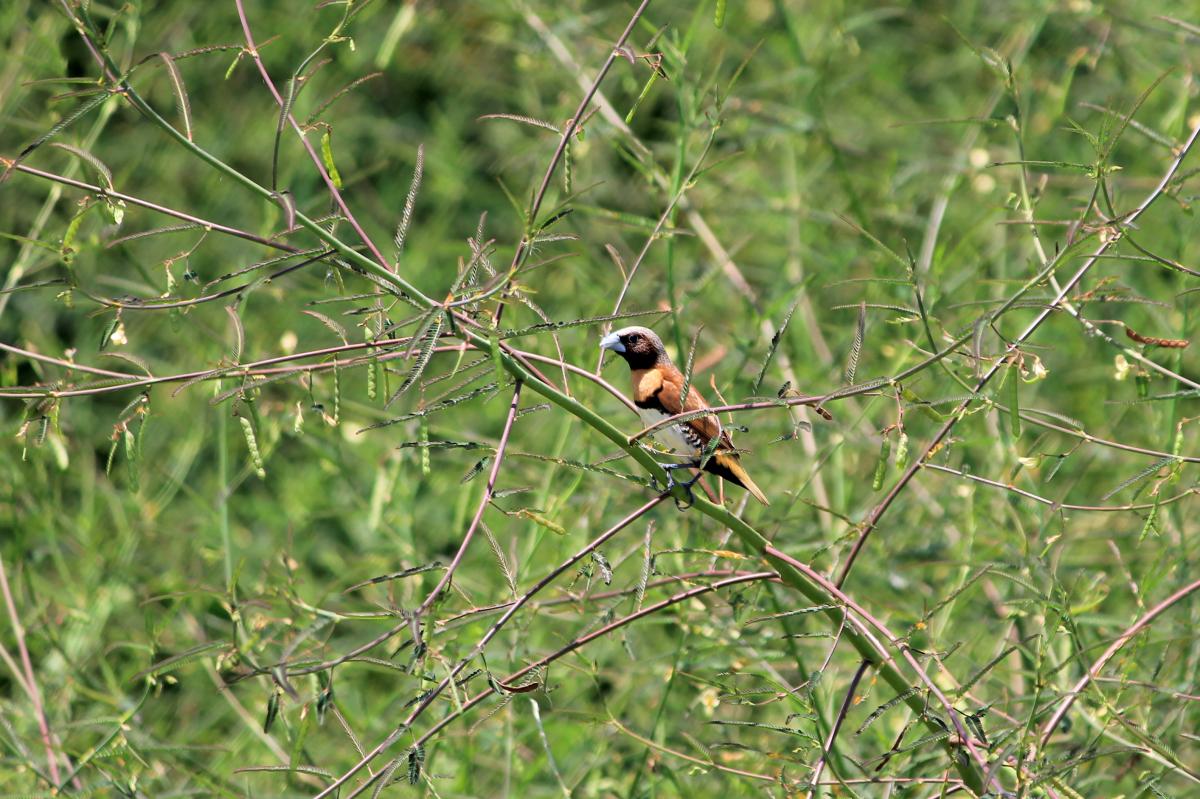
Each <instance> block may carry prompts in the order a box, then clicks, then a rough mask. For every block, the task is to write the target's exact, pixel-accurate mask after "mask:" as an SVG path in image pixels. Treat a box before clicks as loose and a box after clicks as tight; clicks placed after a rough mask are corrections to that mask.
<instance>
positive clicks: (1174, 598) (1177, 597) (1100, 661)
mask: <svg viewBox="0 0 1200 799" xmlns="http://www.w3.org/2000/svg"><path fill="white" fill-rule="evenodd" d="M1194 135H1195V134H1193V137H1194ZM1198 589H1200V580H1196V581H1194V582H1191V583H1189V584H1187V585H1185V586H1184V587H1183V588H1180V589H1179V590H1178V591H1176V592H1175V593H1173V594H1171V595H1170V596H1169V597H1167V598H1166V599H1164V600H1163V601H1162V602H1159V603H1158V604H1157V605H1155V606H1154V607H1152V608H1151V609H1150V610H1148V611H1147V612H1146V614H1145V615H1144V616H1142V617H1141V618H1140V619H1138V620H1137V621H1136V622H1134V623H1133V624H1131V625H1130V626H1129V627H1128V628H1126V630H1125V632H1123V633H1121V634H1120V635H1119V636H1117V640H1115V641H1113V642H1112V644H1111V645H1110V646H1109V647H1108V649H1106V650H1104V654H1102V655H1100V657H1098V658H1096V662H1095V663H1093V664H1092V666H1091V668H1089V669H1088V670H1087V673H1086V674H1084V675H1083V676H1082V677H1080V678H1079V681H1078V682H1077V683H1075V685H1074V687H1072V688H1071V690H1070V691H1069V692H1068V693H1067V695H1066V696H1065V697H1063V700H1062V702H1060V703H1059V705H1058V708H1057V709H1055V711H1054V714H1053V715H1052V716H1051V717H1050V719H1049V720H1048V721H1047V722H1046V723H1045V724H1044V725H1043V726H1042V739H1041V743H1040V746H1041V747H1042V748H1043V749H1044V748H1045V747H1046V744H1047V743H1048V742H1049V741H1050V736H1051V735H1053V734H1054V731H1055V730H1057V729H1058V725H1059V722H1061V721H1062V720H1063V716H1065V715H1066V714H1067V711H1068V710H1070V709H1071V705H1072V704H1074V702H1075V699H1076V697H1078V696H1079V694H1081V693H1082V692H1083V689H1084V688H1086V687H1087V685H1088V683H1089V682H1092V681H1093V680H1095V679H1096V677H1098V676H1099V675H1100V671H1101V670H1102V669H1103V668H1104V666H1105V665H1106V664H1107V663H1108V661H1110V660H1112V658H1113V655H1115V654H1117V652H1119V651H1121V648H1122V647H1124V646H1125V644H1127V643H1129V642H1130V641H1131V640H1132V639H1133V637H1134V636H1135V635H1137V634H1138V633H1140V632H1141V631H1142V630H1144V629H1145V628H1146V627H1147V626H1149V625H1150V623H1151V622H1153V621H1154V620H1155V619H1156V618H1158V617H1159V616H1160V615H1162V614H1163V613H1164V612H1165V611H1167V610H1170V609H1171V608H1173V607H1175V605H1177V604H1179V602H1180V601H1182V600H1183V599H1184V598H1185V597H1187V596H1188V595H1189V594H1191V593H1193V592H1195V591H1196V590H1198Z"/></svg>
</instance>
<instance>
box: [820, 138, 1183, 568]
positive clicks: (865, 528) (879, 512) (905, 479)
mask: <svg viewBox="0 0 1200 799" xmlns="http://www.w3.org/2000/svg"><path fill="white" fill-rule="evenodd" d="M1198 137H1200V125H1197V126H1196V127H1195V129H1193V130H1192V133H1191V135H1190V136H1189V137H1188V139H1187V141H1186V142H1185V143H1184V145H1183V146H1182V147H1181V148H1180V149H1179V151H1178V152H1177V153H1176V156H1175V158H1174V159H1172V161H1171V164H1170V166H1169V167H1168V168H1167V171H1166V173H1165V174H1164V175H1163V177H1162V179H1161V180H1159V182H1158V184H1157V185H1156V186H1155V187H1154V189H1153V190H1152V191H1151V192H1150V193H1149V194H1148V195H1147V196H1146V198H1145V199H1144V200H1142V202H1141V203H1140V204H1139V205H1138V206H1137V207H1136V208H1134V210H1133V211H1132V212H1130V213H1129V214H1128V215H1127V216H1126V217H1125V220H1124V222H1123V223H1122V226H1123V227H1128V226H1131V225H1133V224H1134V223H1135V222H1136V221H1137V219H1138V217H1140V216H1141V215H1142V214H1143V213H1144V212H1145V211H1146V209H1148V208H1149V207H1150V206H1151V205H1152V204H1153V203H1154V201H1155V200H1157V199H1158V198H1159V197H1161V196H1162V195H1163V193H1164V192H1165V191H1166V190H1167V187H1168V185H1169V184H1170V182H1171V180H1172V178H1174V177H1175V173H1176V172H1178V171H1179V167H1180V166H1181V165H1182V164H1183V161H1184V159H1186V158H1187V156H1188V153H1190V152H1191V150H1192V147H1193V146H1194V145H1195V144H1196V140H1197V138H1198ZM1120 240H1121V236H1120V235H1119V233H1118V234H1117V235H1113V236H1109V237H1107V238H1103V239H1102V240H1101V241H1100V244H1099V246H1098V247H1097V248H1096V249H1095V250H1093V252H1092V254H1091V255H1090V256H1088V258H1087V259H1085V260H1084V262H1083V264H1082V265H1081V266H1080V267H1079V268H1078V269H1077V270H1075V273H1074V274H1073V275H1071V277H1070V279H1068V280H1067V281H1066V283H1064V284H1063V285H1062V287H1061V288H1060V289H1059V290H1058V291H1057V292H1056V294H1055V297H1054V299H1053V300H1051V302H1050V303H1049V305H1047V306H1046V307H1045V308H1043V309H1042V310H1041V311H1040V312H1039V313H1038V314H1037V316H1035V317H1034V318H1033V321H1031V322H1030V323H1029V324H1028V325H1027V326H1026V327H1025V329H1024V330H1023V331H1021V333H1020V334H1019V335H1018V336H1017V337H1016V338H1015V339H1013V341H1012V342H1010V343H1009V345H1008V347H1007V348H1006V349H1005V354H1006V356H1007V355H1012V354H1013V353H1015V352H1017V351H1018V350H1019V349H1020V347H1021V345H1022V344H1024V343H1025V341H1026V340H1027V339H1028V338H1029V337H1030V336H1031V335H1033V333H1034V332H1035V331H1036V330H1037V329H1038V328H1039V327H1041V326H1042V323H1043V322H1045V321H1046V320H1047V319H1048V318H1049V317H1050V316H1051V314H1053V313H1054V312H1055V311H1056V310H1057V309H1058V308H1059V307H1060V306H1061V305H1062V303H1063V301H1064V300H1065V299H1066V298H1067V297H1068V295H1069V294H1070V292H1071V291H1073V290H1074V288H1075V287H1076V286H1077V285H1078V284H1079V282H1080V281H1081V280H1083V278H1084V277H1085V276H1086V275H1087V273H1088V272H1089V271H1090V270H1091V268H1092V267H1093V266H1095V264H1096V263H1097V262H1098V261H1099V260H1100V258H1101V257H1102V256H1103V255H1104V253H1106V252H1107V251H1108V250H1109V248H1110V247H1112V246H1113V245H1114V244H1116V243H1117V242H1118V241H1120ZM1067 252H1069V249H1064V250H1062V252H1060V253H1059V254H1058V256H1056V257H1055V259H1054V260H1053V261H1052V262H1051V263H1050V264H1049V265H1048V266H1047V269H1052V268H1053V267H1054V266H1055V265H1056V264H1057V262H1058V261H1059V260H1061V259H1062V257H1063V256H1064V255H1065V254H1066V253H1067ZM1007 364H1008V358H1007V357H1001V358H997V359H996V360H995V361H994V362H993V363H992V366H991V368H990V369H988V371H987V372H985V373H984V374H983V376H982V377H980V378H979V380H978V382H976V384H975V387H974V388H973V389H972V391H971V394H970V396H968V397H967V398H966V399H964V400H963V401H962V402H960V403H959V404H958V406H957V407H956V408H955V410H954V412H953V413H952V414H951V415H950V418H949V419H947V420H946V422H945V424H943V425H942V427H941V428H940V429H939V430H938V431H937V433H935V434H934V436H933V438H931V439H930V441H929V443H928V444H926V445H925V447H924V448H923V449H922V450H921V454H920V456H919V457H917V458H914V459H913V462H912V463H911V464H910V465H909V467H908V468H907V469H906V470H905V471H904V473H903V474H902V475H901V476H900V478H899V479H898V480H897V481H896V483H895V484H894V485H893V486H892V487H891V489H889V491H888V493H887V494H886V495H885V496H884V498H883V499H882V500H881V501H880V502H879V504H878V505H876V506H875V508H874V509H873V510H872V511H871V512H870V513H869V514H868V515H867V518H866V519H865V520H864V521H863V523H862V525H861V532H860V533H859V535H858V539H857V540H856V541H855V542H854V546H853V547H852V548H851V549H850V553H849V555H848V556H847V557H846V562H845V563H844V564H842V568H841V572H840V574H839V576H838V580H837V584H838V585H839V586H841V585H842V584H843V583H845V582H846V578H847V577H849V576H850V570H851V569H852V568H853V567H854V562H855V560H857V558H858V555H859V553H860V552H861V551H862V548H863V546H864V545H865V544H866V542H867V539H868V538H869V537H870V535H871V533H872V531H874V529H875V528H876V526H877V525H878V524H879V520H880V518H882V517H883V515H884V514H885V513H887V510H888V508H890V507H891V506H892V503H893V502H895V501H896V497H898V496H899V495H900V492H901V491H903V490H904V487H905V486H907V485H908V483H909V481H911V480H912V479H913V477H915V476H916V474H917V472H918V471H919V470H920V469H921V467H922V465H923V464H924V462H925V460H926V459H927V458H928V457H929V455H930V454H931V453H932V452H933V451H934V450H935V449H937V448H938V447H939V446H940V445H941V443H942V442H943V441H944V440H945V439H946V437H947V436H948V435H950V431H951V430H953V429H954V426H955V425H956V424H958V421H959V420H960V419H962V418H963V417H964V416H965V413H966V410H967V409H968V408H969V407H970V406H971V405H972V404H973V403H974V402H975V400H976V398H977V397H978V396H979V393H980V392H981V391H982V390H983V389H984V387H986V386H987V384H988V383H990V382H991V380H992V378H993V377H995V376H996V375H997V374H998V373H999V372H1000V371H1001V370H1002V369H1003V368H1005V367H1006V366H1007Z"/></svg>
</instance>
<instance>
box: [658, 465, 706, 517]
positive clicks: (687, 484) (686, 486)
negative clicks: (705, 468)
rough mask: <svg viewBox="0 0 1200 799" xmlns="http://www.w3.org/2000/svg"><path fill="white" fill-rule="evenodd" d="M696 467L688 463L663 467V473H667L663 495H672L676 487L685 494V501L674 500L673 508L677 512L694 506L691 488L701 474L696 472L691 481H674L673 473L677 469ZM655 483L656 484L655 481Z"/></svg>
mask: <svg viewBox="0 0 1200 799" xmlns="http://www.w3.org/2000/svg"><path fill="white" fill-rule="evenodd" d="M697 466H698V464H695V463H690V462H685V463H668V464H664V465H663V471H665V472H666V473H667V485H666V488H664V489H663V493H667V494H669V493H672V492H673V491H674V490H675V487H676V486H681V487H682V488H683V490H684V491H686V492H687V499H686V500H681V499H679V497H675V498H674V499H675V507H676V508H677V509H678V510H681V511H685V510H687V509H688V508H690V507H692V505H694V504H695V502H696V497H695V495H694V494H692V486H694V485H695V484H696V481H697V480H699V479H700V475H701V474H702V472H700V471H699V470H697V472H696V474H695V475H693V476H692V479H690V480H676V479H675V471H676V470H678V469H696V468H697ZM655 482H656V483H657V480H656V481H655Z"/></svg>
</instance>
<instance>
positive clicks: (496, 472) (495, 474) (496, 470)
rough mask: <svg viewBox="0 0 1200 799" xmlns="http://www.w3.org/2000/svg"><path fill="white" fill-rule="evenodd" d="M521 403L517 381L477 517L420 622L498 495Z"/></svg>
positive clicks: (419, 612) (431, 594)
mask: <svg viewBox="0 0 1200 799" xmlns="http://www.w3.org/2000/svg"><path fill="white" fill-rule="evenodd" d="M520 401H521V381H520V380H518V381H517V385H516V387H515V388H514V389H513V396H512V402H510V403H509V405H508V418H507V419H505V420H504V430H503V431H502V432H501V433H500V443H499V444H497V445H496V456H495V460H493V461H492V471H491V472H490V473H489V474H488V481H487V486H486V487H485V488H484V489H483V496H482V497H480V498H479V507H477V508H476V509H475V516H474V518H472V519H471V524H470V526H469V527H467V532H466V534H465V535H464V536H463V540H462V543H461V544H459V546H458V551H457V552H455V553H454V560H452V561H450V565H449V566H447V567H446V572H445V574H443V575H442V579H441V580H439V581H438V584H437V587H435V588H434V589H433V590H432V591H430V592H429V596H427V597H425V601H424V602H422V603H421V607H419V608H417V612H416V614H415V615H416V617H417V620H418V622H419V621H420V618H421V616H423V615H425V612H426V611H427V610H429V607H430V605H432V604H433V603H434V601H436V600H437V598H438V597H439V596H441V594H442V591H444V590H446V586H448V585H450V580H451V579H452V578H453V577H454V572H455V570H457V569H458V566H459V564H461V563H462V559H463V556H464V555H466V554H467V547H469V546H470V545H471V539H473V538H474V537H475V531H476V530H478V529H479V525H480V523H481V522H482V521H483V512H484V511H485V510H487V507H488V505H490V504H491V503H492V497H493V496H494V495H495V493H496V480H497V478H499V477H500V464H501V463H503V461H504V451H505V450H506V449H507V448H508V437H509V434H510V433H511V432H512V426H513V422H514V421H515V420H516V418H517V406H518V405H519V404H520Z"/></svg>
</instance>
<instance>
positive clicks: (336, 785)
mask: <svg viewBox="0 0 1200 799" xmlns="http://www.w3.org/2000/svg"><path fill="white" fill-rule="evenodd" d="M667 496H668V495H667V494H659V495H658V496H656V497H654V498H653V499H651V500H650V501H649V502H647V503H646V504H644V505H642V506H641V507H640V508H638V509H637V510H635V511H633V512H632V513H630V514H629V515H628V516H626V517H625V518H624V519H622V520H621V521H619V522H617V523H616V524H614V525H613V526H612V527H610V528H608V529H607V530H605V531H604V532H603V533H601V534H600V535H599V536H597V537H596V538H595V539H593V540H592V541H591V542H590V543H588V544H587V545H586V546H584V547H583V549H581V550H579V551H578V552H576V553H575V554H574V555H572V556H571V557H569V558H567V559H566V560H565V561H563V562H562V563H561V564H559V566H558V567H556V568H555V569H554V570H552V571H551V572H550V573H549V574H547V575H546V576H545V577H543V578H542V579H541V580H539V581H538V582H537V584H536V585H534V586H533V587H532V588H530V589H529V590H528V591H526V592H525V593H524V594H523V595H522V596H521V598H520V599H519V600H517V601H516V602H514V603H513V604H512V606H511V607H509V608H508V610H506V611H505V613H504V615H503V616H501V617H500V618H499V619H497V620H496V622H495V623H494V624H493V625H492V626H491V627H490V628H488V631H487V632H486V633H484V634H483V637H482V638H480V639H479V643H477V644H476V645H475V647H474V648H473V649H472V650H471V651H470V652H469V653H467V655H466V657H464V658H462V659H461V660H459V661H458V663H457V664H456V665H455V666H454V667H453V668H452V669H450V673H449V674H447V675H446V676H445V677H444V678H443V679H442V681H441V682H440V683H438V684H437V686H436V687H434V688H433V689H432V690H430V691H429V692H428V693H426V694H425V695H424V696H423V697H422V699H421V701H420V702H419V703H417V706H416V707H415V708H413V710H412V712H411V713H409V714H408V717H407V718H406V719H405V720H404V721H403V722H402V723H401V724H400V725H399V726H398V727H397V728H396V729H395V730H394V731H393V732H392V734H391V735H389V736H388V737H387V738H385V739H384V740H383V741H381V742H380V743H379V745H377V746H376V747H375V748H374V749H372V750H371V751H370V752H367V753H366V754H365V755H363V757H362V759H360V760H359V761H358V762H357V763H356V764H354V765H353V766H351V767H350V769H349V770H348V771H347V772H346V773H345V774H343V775H342V776H340V777H338V778H337V779H336V780H334V781H333V782H332V783H330V784H329V785H328V786H327V787H326V788H325V790H323V791H321V792H320V793H319V794H317V795H316V796H315V797H314V799H325V798H326V797H328V796H333V795H336V794H337V793H338V792H339V791H340V790H341V788H342V786H343V785H345V784H346V783H347V782H349V781H350V780H351V779H353V778H354V775H355V774H357V773H358V772H360V771H362V770H363V769H364V768H366V767H367V766H368V765H369V764H370V763H371V762H372V761H374V760H375V759H376V758H377V757H379V756H380V755H381V754H383V753H384V752H385V751H387V750H388V749H390V748H391V747H392V746H393V745H395V744H396V742H397V741H399V740H400V739H401V738H402V737H403V736H404V734H405V733H406V732H408V731H409V728H410V727H411V726H412V724H413V722H414V721H416V719H417V717H418V716H420V715H421V714H422V713H424V712H425V711H426V710H427V709H429V706H430V705H432V704H433V703H434V701H435V700H436V699H437V698H438V697H439V696H441V694H442V692H443V691H445V690H446V688H447V687H448V686H449V685H450V683H451V681H453V680H454V678H455V677H457V676H458V674H459V673H460V672H461V671H462V670H463V669H464V668H466V666H467V664H468V663H470V662H471V661H472V660H474V659H475V658H476V657H477V656H478V655H479V654H480V653H481V652H483V650H484V649H485V648H486V647H487V645H488V642H490V641H491V640H492V639H493V638H494V637H495V636H496V634H497V633H499V632H500V630H501V629H502V628H503V627H504V625H506V624H507V623H508V622H509V620H510V619H512V617H513V616H515V615H516V614H517V611H519V610H520V609H521V608H523V607H524V606H525V604H526V603H527V602H529V600H530V599H532V598H533V596H534V595H535V594H537V593H538V592H540V591H541V590H542V589H544V588H545V587H546V586H548V585H549V584H550V583H551V582H553V581H554V580H555V579H557V578H558V576H559V575H561V574H562V573H563V572H565V571H566V570H567V569H569V568H571V567H572V566H574V565H575V564H576V563H578V562H579V561H580V560H582V559H583V558H585V557H587V556H588V555H589V554H591V553H592V552H593V551H594V550H595V549H597V548H598V547H600V546H602V545H603V544H604V542H606V541H608V539H610V538H612V537H613V536H614V535H616V534H617V533H619V532H620V531H621V530H623V529H624V528H626V527H628V526H629V525H630V524H632V523H633V522H635V521H636V520H637V519H639V518H641V517H642V516H644V515H645V514H646V513H648V512H650V510H652V509H653V508H654V507H655V506H656V505H658V504H659V503H660V502H662V501H663V500H664V499H666V498H667Z"/></svg>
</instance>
